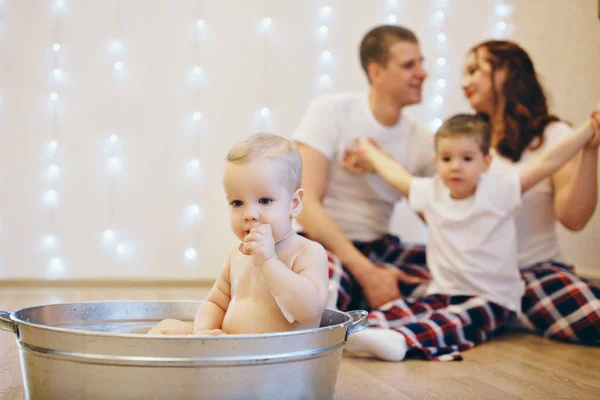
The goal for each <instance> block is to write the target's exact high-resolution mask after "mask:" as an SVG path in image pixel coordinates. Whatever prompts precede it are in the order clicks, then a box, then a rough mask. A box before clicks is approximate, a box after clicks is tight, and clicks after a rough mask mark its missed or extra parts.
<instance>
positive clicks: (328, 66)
mask: <svg viewBox="0 0 600 400" xmlns="http://www.w3.org/2000/svg"><path fill="white" fill-rule="evenodd" d="M382 1H384V2H385V4H386V12H385V14H384V17H383V21H384V22H385V23H388V24H397V23H398V22H399V18H400V16H401V7H405V6H406V4H404V3H403V2H402V0H382ZM452 1H456V0H431V3H430V4H431V5H432V15H431V27H430V29H432V30H433V31H434V32H435V34H434V35H433V38H434V40H435V53H434V55H429V54H428V57H433V58H434V68H432V70H431V71H429V72H430V77H429V79H431V80H432V81H433V83H434V84H433V93H432V96H430V97H429V98H427V99H426V101H427V103H426V105H427V109H428V113H429V114H428V117H429V129H430V130H431V131H435V130H437V128H438V127H439V126H440V125H441V123H442V120H441V116H442V111H443V107H444V106H445V103H446V96H447V94H446V90H447V86H448V79H450V77H449V76H447V73H448V70H447V68H446V66H447V62H448V57H449V56H450V54H449V53H448V49H449V47H448V41H449V40H450V39H449V37H448V35H447V24H446V22H447V19H448V17H449V15H450V14H449V13H450V12H451V8H452V7H451V3H452ZM111 4H112V5H111V6H112V7H113V13H112V21H111V22H112V38H111V39H110V41H109V42H108V44H107V47H106V61H107V65H106V68H107V69H110V73H111V74H112V87H111V90H112V92H111V93H112V96H113V99H112V110H111V115H112V116H111V118H110V121H109V125H110V129H109V131H107V132H106V137H105V139H104V153H105V160H104V161H105V164H106V165H105V167H106V184H107V193H106V198H107V200H106V205H107V206H106V226H105V227H103V228H101V229H99V231H100V232H99V236H100V243H101V245H102V247H103V248H104V249H105V250H106V251H107V252H108V254H109V255H110V256H111V257H114V259H115V260H116V261H127V260H130V259H131V257H132V255H134V253H135V251H136V248H135V246H133V245H132V243H134V242H133V241H132V240H131V237H129V236H130V235H128V233H127V232H126V230H125V227H124V226H122V225H121V224H120V220H119V215H118V214H117V211H118V206H119V204H118V198H119V197H118V196H117V195H118V194H119V191H120V190H121V189H122V187H123V186H124V185H126V184H127V182H126V179H127V174H125V173H124V172H125V170H126V168H127V159H128V156H129V155H130V154H129V153H128V151H127V150H128V148H127V142H128V141H127V139H128V132H126V129H125V127H124V125H123V124H122V113H125V112H127V109H126V104H124V102H123V100H122V99H123V90H124V89H123V82H125V81H126V80H127V79H128V77H129V76H131V75H132V74H134V73H135V71H132V70H129V68H128V67H129V64H128V60H127V55H128V52H127V48H126V43H125V42H124V37H123V32H122V27H123V21H122V17H121V5H122V4H121V0H114V2H113V3H111ZM204 4H205V1H204V0H197V1H196V11H195V13H196V16H195V17H194V20H193V22H191V23H192V24H194V26H193V29H194V31H195V36H194V38H193V40H194V42H193V43H192V48H193V50H192V51H193V55H194V63H193V65H189V66H188V67H187V68H186V69H185V71H184V72H183V73H185V74H186V75H187V76H188V77H189V80H188V82H190V83H191V84H192V85H193V86H192V89H193V93H194V95H193V100H192V102H193V103H192V104H190V108H189V109H188V110H185V111H184V112H183V113H184V114H185V116H186V118H187V119H188V122H189V126H191V127H192V129H191V132H192V134H191V135H189V136H188V137H187V138H186V140H189V148H190V152H191V153H193V154H192V155H191V156H190V158H188V159H186V160H184V161H183V164H184V172H183V175H184V177H185V178H186V179H188V181H189V185H190V190H189V195H188V196H187V197H186V198H185V200H184V204H182V205H181V216H182V220H183V222H184V223H183V224H182V226H183V228H182V229H185V230H186V231H185V239H184V240H185V243H183V244H182V246H181V249H180V250H178V251H179V252H180V254H181V260H182V261H183V262H184V263H188V264H190V263H192V264H193V263H196V262H199V259H200V258H201V257H200V255H199V251H200V248H199V247H198V246H199V237H200V235H199V231H200V230H201V225H202V222H203V220H204V217H205V210H204V208H203V204H202V198H201V196H200V195H199V193H198V191H197V190H195V188H196V186H197V185H198V183H199V182H201V181H202V180H203V179H204V175H205V166H204V165H203V157H202V146H203V142H202V135H203V134H204V133H203V132H204V130H205V129H206V128H205V125H204V122H205V118H206V116H205V115H204V109H203V101H204V100H205V98H206V95H205V89H204V86H203V82H204V81H205V79H206V76H205V73H206V70H205V66H206V65H205V63H206V62H207V57H206V56H205V54H206V48H205V47H204V43H205V41H206V40H207V35H206V32H207V30H209V29H210V28H211V24H210V20H207V17H208V15H207V14H206V10H205V8H204ZM266 4H267V3H266V2H263V16H262V18H260V19H259V20H258V21H257V25H258V29H257V32H256V34H257V37H258V40H259V46H260V49H259V51H260V53H259V54H260V55H259V57H260V59H261V66H260V75H261V77H260V84H259V89H258V90H259V94H258V104H257V107H256V109H255V111H254V113H255V115H256V116H257V118H258V120H259V130H260V131H263V132H268V131H270V130H272V128H273V126H274V123H275V120H274V117H275V116H276V113H277V109H276V106H275V105H274V104H272V97H271V93H270V90H271V89H273V88H272V87H271V86H270V85H269V75H270V73H271V72H272V71H270V70H269V68H270V65H272V64H271V63H270V58H271V57H274V55H273V54H272V53H273V51H272V50H273V46H272V40H273V37H274V35H277V29H281V28H283V27H281V26H277V22H278V21H277V20H276V18H275V16H273V15H270V13H269V10H268V7H267V5H266ZM335 4H341V3H339V2H338V3H335ZM0 6H5V4H2V3H0ZM51 10H52V15H53V18H55V20H54V25H53V30H52V36H51V37H50V38H51V40H49V41H48V47H47V48H48V49H49V50H48V51H49V53H50V54H51V56H52V58H51V60H52V62H51V70H50V71H49V76H50V78H49V80H48V82H49V83H48V87H47V90H48V92H47V93H48V94H47V96H48V99H49V101H48V104H49V110H50V115H51V123H50V124H48V130H47V132H46V135H47V140H46V142H45V144H44V146H45V149H44V157H45V158H44V164H43V171H42V174H43V178H44V179H43V186H42V188H41V192H40V193H41V197H42V206H43V207H44V210H45V211H47V215H48V218H47V224H46V225H45V226H46V227H45V228H44V229H45V230H47V231H46V232H43V235H41V238H40V246H39V247H40V248H41V250H42V251H43V252H44V255H45V262H46V263H47V268H46V269H45V271H46V277H48V278H52V279H57V278H60V277H63V276H65V275H66V274H67V272H68V268H67V267H68V266H69V263H68V262H67V260H65V259H64V257H63V256H62V255H61V251H62V250H64V247H65V245H66V244H67V243H64V240H61V237H60V234H59V233H60V219H59V217H58V216H59V214H57V211H58V210H59V208H60V207H61V188H62V185H63V184H64V182H61V180H63V179H64V178H65V176H64V174H63V169H64V163H63V160H64V149H65V147H64V146H63V143H62V136H61V129H62V128H63V127H62V126H61V123H62V122H63V118H62V117H63V115H62V112H63V110H64V105H65V101H66V100H68V98H67V96H65V95H64V93H63V92H64V87H65V82H66V81H67V78H68V70H67V69H66V68H67V67H68V65H64V64H65V60H66V58H65V57H64V54H65V51H67V48H66V47H65V43H63V42H62V40H63V37H62V35H63V18H65V16H66V15H68V12H69V4H68V0H52V4H51ZM336 11H338V12H339V11H340V10H336V9H335V8H334V7H333V6H332V1H331V0H319V1H318V2H317V4H316V8H315V14H314V15H315V25H311V28H310V29H311V31H312V32H307V35H310V36H311V37H314V38H315V39H316V43H317V47H316V56H315V60H316V69H315V70H316V74H315V78H314V83H315V88H316V89H317V91H318V92H325V91H329V90H331V89H332V88H334V83H335V74H334V72H335V63H336V53H335V52H334V47H335V46H334V42H333V41H332V39H334V38H332V35H333V34H334V33H335V32H336V31H334V30H333V29H332V27H335V25H334V24H335V23H336V18H338V17H339V14H338V15H336ZM513 12H514V6H512V5H511V4H510V3H508V2H507V1H506V0H495V3H494V7H493V15H494V19H493V23H492V32H491V35H492V36H493V37H496V38H506V37H508V36H510V35H511V33H512V32H513V31H514V27H513V25H512V23H511V20H510V17H511V15H512V14H513ZM276 28H277V29H276ZM0 95H1V93H0ZM2 103H3V99H2V97H1V96H0V105H2ZM1 228H2V227H1V226H0V229H1Z"/></svg>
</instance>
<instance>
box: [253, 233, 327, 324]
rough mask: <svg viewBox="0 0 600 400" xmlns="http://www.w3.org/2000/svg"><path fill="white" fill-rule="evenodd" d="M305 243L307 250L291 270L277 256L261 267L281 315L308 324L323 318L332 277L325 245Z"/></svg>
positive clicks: (307, 241)
mask: <svg viewBox="0 0 600 400" xmlns="http://www.w3.org/2000/svg"><path fill="white" fill-rule="evenodd" d="M302 242H303V246H304V249H303V250H302V252H301V254H300V255H299V256H298V258H297V259H296V261H295V262H294V265H293V267H292V269H290V268H288V267H287V266H286V265H285V264H284V263H283V262H281V261H280V260H279V259H277V257H272V258H271V259H269V260H267V261H266V262H264V263H263V264H262V265H261V266H260V268H261V272H262V276H263V278H264V280H265V282H266V283H267V285H268V286H269V289H270V290H271V293H272V294H273V296H274V297H275V299H276V300H277V303H278V304H279V307H280V308H281V310H282V312H283V313H284V314H289V316H290V317H291V318H293V320H295V321H298V322H300V323H302V324H309V323H312V322H314V321H317V320H318V319H319V318H321V314H323V311H324V310H325V306H326V304H327V287H328V280H329V275H328V264H327V254H326V253H325V249H323V246H321V245H320V244H318V243H316V242H313V241H309V240H308V239H302Z"/></svg>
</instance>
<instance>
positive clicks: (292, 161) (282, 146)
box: [227, 133, 302, 191]
mask: <svg viewBox="0 0 600 400" xmlns="http://www.w3.org/2000/svg"><path fill="white" fill-rule="evenodd" d="M261 158H270V159H277V160H281V161H283V162H285V163H286V164H287V174H288V183H289V184H290V187H291V189H292V191H296V190H297V189H299V188H300V185H301V184H302V157H300V153H299V152H298V148H297V147H296V145H295V144H294V142H292V141H291V140H288V139H286V138H284V137H282V136H278V135H272V134H269V133H258V134H256V135H252V136H250V137H249V138H247V139H245V140H243V141H241V142H238V143H236V144H234V145H233V147H232V148H231V150H229V153H228V154H227V161H229V162H230V163H233V164H245V163H247V162H250V161H254V160H258V159H261Z"/></svg>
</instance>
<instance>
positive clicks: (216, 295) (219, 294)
mask: <svg viewBox="0 0 600 400" xmlns="http://www.w3.org/2000/svg"><path fill="white" fill-rule="evenodd" d="M236 251H237V250H236ZM230 259H231V257H230V254H228V255H227V261H226V262H225V265H224V266H223V269H222V270H221V273H220V274H219V277H218V278H217V281H216V282H215V284H214V285H213V287H212V289H211V290H210V292H209V293H208V296H207V297H206V300H204V302H203V303H202V305H200V307H199V308H198V311H197V312H196V317H195V318H194V333H196V332H198V331H205V330H212V329H221V326H222V325H223V319H224V318H225V313H226V312H227V308H228V307H229V302H230V301H231V284H230V280H229V270H230V268H229V264H230Z"/></svg>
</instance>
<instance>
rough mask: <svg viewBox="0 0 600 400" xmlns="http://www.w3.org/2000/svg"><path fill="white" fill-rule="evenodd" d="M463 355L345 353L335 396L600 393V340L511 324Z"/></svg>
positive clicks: (95, 290) (8, 390)
mask: <svg viewBox="0 0 600 400" xmlns="http://www.w3.org/2000/svg"><path fill="white" fill-rule="evenodd" d="M207 291H208V288H207V287H185V286H183V287H182V286H171V287H170V286H156V287H148V286H143V287H137V288H136V287H113V288H106V287H95V286H86V287H72V286H68V287H60V286H59V285H58V286H54V287H47V288H43V287H26V286H24V287H17V288H10V287H0V309H2V310H5V311H14V310H17V309H20V308H23V307H28V306H35V305H40V304H48V303H64V302H77V301H99V300H201V299H203V298H204V297H205V296H206V293H207ZM463 355H464V358H465V360H464V361H462V362H450V363H432V362H426V361H420V360H409V361H405V362H401V363H387V362H382V361H376V360H372V359H368V358H359V357H351V356H345V357H344V359H343V361H342V365H341V368H340V371H339V376H338V382H337V387H336V396H335V398H336V400H341V399H349V400H368V399H373V400H384V399H394V400H397V399H398V400H403V399H432V400H433V399H490V400H492V399H494V400H495V399H600V347H586V346H578V345H570V344H564V343H558V342H554V341H550V340H545V339H542V338H540V337H538V336H536V335H533V334H528V333H518V332H512V333H509V334H506V335H504V336H503V337H500V338H497V339H495V340H494V341H492V342H490V343H487V344H484V345H482V346H480V347H477V348H475V349H473V350H470V351H468V352H465V353H464V354H463ZM24 398H25V393H24V389H23V382H22V378H21V370H20V366H19V357H18V352H17V346H16V341H15V337H14V335H12V334H11V333H9V332H4V331H2V332H0V399H7V400H21V399H24Z"/></svg>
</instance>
